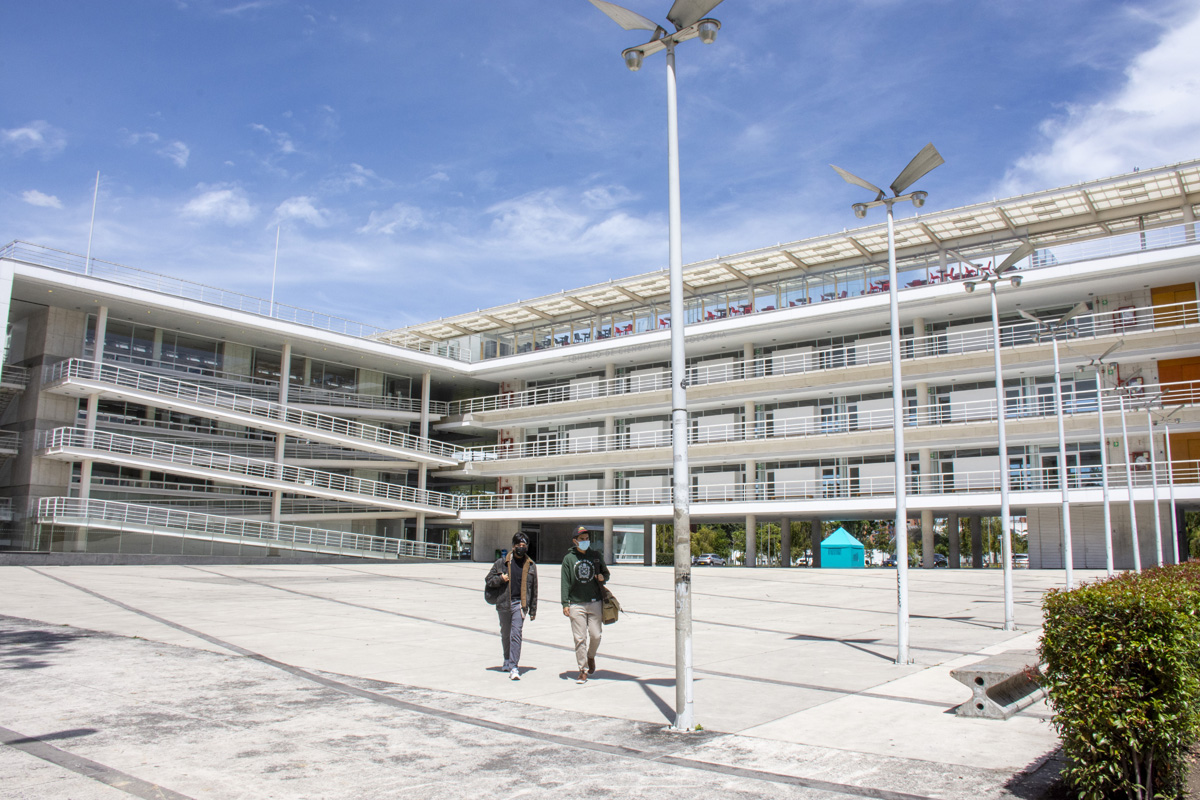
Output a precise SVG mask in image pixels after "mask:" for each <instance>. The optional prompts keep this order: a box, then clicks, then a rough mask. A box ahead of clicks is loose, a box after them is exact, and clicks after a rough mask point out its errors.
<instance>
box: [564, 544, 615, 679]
mask: <svg viewBox="0 0 1200 800" xmlns="http://www.w3.org/2000/svg"><path fill="white" fill-rule="evenodd" d="M591 540H592V537H591V534H589V533H588V529H587V528H584V527H582V526H580V527H579V528H577V529H576V530H575V535H574V536H573V537H572V538H571V541H572V543H573V544H574V547H572V548H571V549H570V550H569V551H567V555H566V557H565V558H563V563H562V607H563V616H564V617H569V618H570V620H571V635H572V636H573V637H574V638H575V660H576V661H577V662H578V663H579V677H578V678H576V679H575V682H576V683H587V679H588V675H591V674H592V673H594V672H595V671H596V651H597V650H598V649H599V648H600V631H601V628H602V620H601V613H600V612H601V609H600V601H601V600H602V599H603V591H602V587H603V584H604V582H605V581H606V580H608V567H607V566H605V564H604V556H602V555H601V554H600V553H597V552H596V551H595V550H591V549H590V548H591Z"/></svg>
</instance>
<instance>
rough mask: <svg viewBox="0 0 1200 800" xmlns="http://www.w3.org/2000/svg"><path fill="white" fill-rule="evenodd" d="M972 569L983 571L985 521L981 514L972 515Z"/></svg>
mask: <svg viewBox="0 0 1200 800" xmlns="http://www.w3.org/2000/svg"><path fill="white" fill-rule="evenodd" d="M971 567H972V568H973V569H983V519H982V518H981V517H980V515H979V514H972V515H971Z"/></svg>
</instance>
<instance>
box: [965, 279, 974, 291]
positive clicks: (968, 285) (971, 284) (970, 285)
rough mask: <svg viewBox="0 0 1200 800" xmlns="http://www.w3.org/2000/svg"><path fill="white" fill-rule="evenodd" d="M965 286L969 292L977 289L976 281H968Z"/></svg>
mask: <svg viewBox="0 0 1200 800" xmlns="http://www.w3.org/2000/svg"><path fill="white" fill-rule="evenodd" d="M963 288H964V289H966V290H967V291H968V292H973V291H975V281H967V282H966V283H964V284H963Z"/></svg>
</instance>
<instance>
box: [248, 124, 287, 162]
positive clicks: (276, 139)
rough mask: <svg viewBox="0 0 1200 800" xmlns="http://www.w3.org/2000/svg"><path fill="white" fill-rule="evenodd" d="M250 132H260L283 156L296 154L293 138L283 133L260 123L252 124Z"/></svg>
mask: <svg viewBox="0 0 1200 800" xmlns="http://www.w3.org/2000/svg"><path fill="white" fill-rule="evenodd" d="M250 130H254V131H258V132H259V133H261V134H263V135H264V136H266V137H267V138H269V139H270V140H271V141H272V143H273V144H274V145H275V149H276V150H277V151H279V152H280V153H281V154H283V155H290V154H292V153H295V152H296V145H295V143H294V142H293V141H292V137H291V136H289V135H288V134H286V133H283V132H282V131H273V130H271V129H270V128H268V127H267V126H266V125H263V124H261V123H258V122H255V123H254V124H252V125H251V126H250Z"/></svg>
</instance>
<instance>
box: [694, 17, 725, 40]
mask: <svg viewBox="0 0 1200 800" xmlns="http://www.w3.org/2000/svg"><path fill="white" fill-rule="evenodd" d="M697 30H698V31H699V34H700V41H702V42H704V43H705V44H712V43H713V42H715V41H716V40H717V31H719V30H721V23H719V22H717V21H716V20H715V19H705V20H701V21H700V27H699V28H698V29H697Z"/></svg>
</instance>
